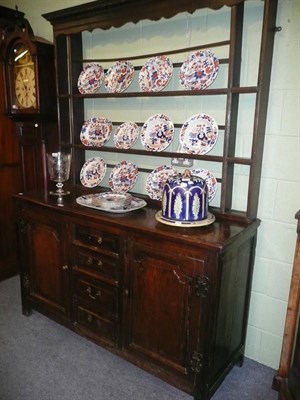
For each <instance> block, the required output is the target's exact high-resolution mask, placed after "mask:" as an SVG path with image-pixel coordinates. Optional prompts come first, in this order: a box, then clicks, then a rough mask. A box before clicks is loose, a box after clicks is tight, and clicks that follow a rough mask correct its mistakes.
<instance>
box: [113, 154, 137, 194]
mask: <svg viewBox="0 0 300 400" xmlns="http://www.w3.org/2000/svg"><path fill="white" fill-rule="evenodd" d="M137 177H138V167H137V166H136V165H135V164H133V163H131V162H128V161H122V162H120V163H119V164H117V165H116V166H115V167H114V168H113V170H112V171H111V174H110V177H109V187H110V188H111V190H112V191H113V192H114V193H126V192H128V191H129V190H130V189H132V188H133V186H134V185H135V183H136V180H137Z"/></svg>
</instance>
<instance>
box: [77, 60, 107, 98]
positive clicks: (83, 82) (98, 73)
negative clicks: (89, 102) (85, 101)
mask: <svg viewBox="0 0 300 400" xmlns="http://www.w3.org/2000/svg"><path fill="white" fill-rule="evenodd" d="M103 78H104V70H103V68H102V67H101V65H100V64H97V63H92V64H87V65H86V66H85V67H84V69H83V70H82V71H81V73H80V75H79V78H78V82H77V87H78V90H79V92H80V93H81V94H84V93H89V94H90V93H96V92H97V90H98V89H99V88H100V86H101V84H102V82H103Z"/></svg>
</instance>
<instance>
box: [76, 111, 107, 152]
mask: <svg viewBox="0 0 300 400" xmlns="http://www.w3.org/2000/svg"><path fill="white" fill-rule="evenodd" d="M111 132H112V123H111V121H109V120H108V119H107V118H97V117H95V118H90V119H88V120H87V121H85V122H84V123H83V125H82V128H81V132H80V140H81V142H82V143H83V144H84V145H85V146H95V147H101V146H103V145H104V144H105V143H106V142H107V141H108V140H109V138H110V135H111Z"/></svg>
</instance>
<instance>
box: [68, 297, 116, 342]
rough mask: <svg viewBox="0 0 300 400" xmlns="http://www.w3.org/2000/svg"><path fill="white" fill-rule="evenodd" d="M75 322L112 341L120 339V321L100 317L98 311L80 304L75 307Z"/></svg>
mask: <svg viewBox="0 0 300 400" xmlns="http://www.w3.org/2000/svg"><path fill="white" fill-rule="evenodd" d="M74 311H75V323H76V324H77V325H79V327H84V328H86V329H88V330H89V331H90V332H92V333H94V334H96V335H97V336H99V337H101V338H105V339H108V340H109V341H112V342H115V343H116V342H117V341H118V332H119V329H118V323H117V322H116V321H110V320H108V319H106V318H103V317H100V316H99V315H97V314H96V313H94V312H92V311H90V310H88V309H86V308H85V307H84V306H82V305H80V304H78V305H77V306H76V308H75V310H74Z"/></svg>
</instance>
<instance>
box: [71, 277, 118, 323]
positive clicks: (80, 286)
mask: <svg viewBox="0 0 300 400" xmlns="http://www.w3.org/2000/svg"><path fill="white" fill-rule="evenodd" d="M74 294H75V295H76V297H78V298H79V299H81V300H83V301H84V302H85V303H86V304H88V306H89V308H91V309H93V310H94V311H96V312H97V313H101V314H105V315H108V316H113V317H115V318H116V317H118V289H117V288H116V287H114V286H110V285H106V284H104V283H101V282H97V283H95V282H91V281H89V280H86V279H84V278H82V277H74Z"/></svg>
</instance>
